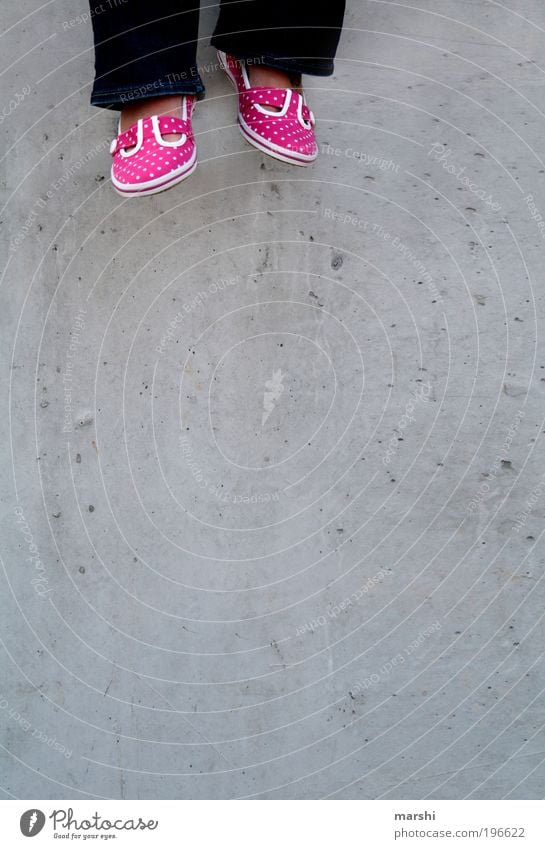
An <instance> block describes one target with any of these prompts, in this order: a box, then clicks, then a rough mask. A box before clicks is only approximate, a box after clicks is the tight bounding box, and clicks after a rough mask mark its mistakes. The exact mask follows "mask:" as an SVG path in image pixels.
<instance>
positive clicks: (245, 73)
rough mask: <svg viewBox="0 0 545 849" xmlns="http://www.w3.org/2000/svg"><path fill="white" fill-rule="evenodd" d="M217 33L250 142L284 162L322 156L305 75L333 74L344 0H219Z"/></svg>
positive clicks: (301, 162)
mask: <svg viewBox="0 0 545 849" xmlns="http://www.w3.org/2000/svg"><path fill="white" fill-rule="evenodd" d="M220 2H221V5H220V16H219V21H218V24H217V27H216V30H215V32H214V35H213V38H212V44H213V45H214V46H215V47H217V48H218V51H219V55H220V59H221V62H222V64H223V65H224V67H225V70H226V73H227V76H228V77H229V78H230V80H231V82H232V83H233V85H234V86H235V89H236V91H237V94H238V123H239V127H240V130H241V132H242V135H243V136H244V137H245V138H246V141H248V142H249V143H250V144H251V145H253V146H254V147H256V148H258V150H260V151H262V152H263V153H267V154H268V155H269V156H272V157H274V158H276V159H280V160H281V161H283V162H288V163H290V164H293V165H309V164H310V163H311V162H313V161H314V160H315V159H316V156H317V154H318V146H317V143H316V138H315V135H314V125H315V119H314V115H313V113H312V112H311V111H310V109H309V108H308V106H307V103H306V100H305V96H304V94H303V92H302V88H301V75H302V74H314V75H318V76H329V75H330V74H332V73H333V59H334V57H335V54H336V50H337V46H338V43H339V38H340V35H341V28H342V24H343V19H344V9H345V0H242V2H241V0H220Z"/></svg>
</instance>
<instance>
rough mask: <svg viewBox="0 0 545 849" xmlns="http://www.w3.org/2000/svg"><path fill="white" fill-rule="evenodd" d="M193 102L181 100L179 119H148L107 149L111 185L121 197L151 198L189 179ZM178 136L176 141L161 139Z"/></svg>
mask: <svg viewBox="0 0 545 849" xmlns="http://www.w3.org/2000/svg"><path fill="white" fill-rule="evenodd" d="M195 102H196V98H195V97H193V96H192V95H185V96H183V97H182V118H170V117H166V116H160V115H151V116H150V117H149V118H140V119H139V120H138V121H137V122H136V124H133V125H132V127H129V129H128V130H126V131H125V132H124V133H121V134H120V135H118V137H117V138H116V139H114V140H113V142H112V144H111V146H110V153H111V154H112V156H113V162H112V183H113V186H114V189H115V190H116V192H118V194H120V195H123V196H124V197H140V196H142V195H153V194H155V193H156V192H162V191H164V189H169V188H170V187H171V186H174V185H176V183H179V182H181V181H182V180H185V178H186V177H189V175H190V174H192V173H193V171H194V170H195V168H196V167H197V149H196V147H195V139H194V137H193V130H192V128H191V114H192V112H193V109H194V106H195ZM168 133H181V134H182V135H181V137H180V138H179V139H178V141H165V139H164V138H163V135H167V134H168Z"/></svg>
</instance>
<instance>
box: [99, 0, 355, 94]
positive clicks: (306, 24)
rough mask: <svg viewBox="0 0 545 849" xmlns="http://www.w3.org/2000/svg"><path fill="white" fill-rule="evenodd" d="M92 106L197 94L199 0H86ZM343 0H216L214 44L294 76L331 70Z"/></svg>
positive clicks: (199, 89) (201, 88) (325, 73)
mask: <svg viewBox="0 0 545 849" xmlns="http://www.w3.org/2000/svg"><path fill="white" fill-rule="evenodd" d="M90 7H91V19H92V23H93V33H94V39H95V72H96V75H95V81H94V85H93V91H92V94H91V103H92V104H93V105H94V106H105V107H109V108H114V109H120V108H122V106H123V105H124V104H126V103H128V102H130V101H133V100H141V99H145V98H148V97H159V96H160V95H166V94H200V93H201V92H203V91H204V86H203V83H202V80H201V75H200V73H199V66H198V65H197V41H198V27H199V0H102V2H100V3H99V0H90ZM344 8H345V0H221V2H220V13H219V18H218V22H217V25H216V29H215V31H214V35H213V36H212V44H213V45H214V47H217V48H218V49H219V50H223V51H225V52H226V53H230V54H231V55H232V56H235V57H237V58H239V59H245V60H247V61H249V62H254V63H259V64H262V65H266V66H269V67H272V68H278V69H279V70H282V71H287V72H289V73H292V74H294V75H295V76H298V75H299V74H314V75H318V76H329V74H332V73H333V59H334V57H335V53H336V50H337V45H338V42H339V38H340V35H341V29H342V24H343V18H344Z"/></svg>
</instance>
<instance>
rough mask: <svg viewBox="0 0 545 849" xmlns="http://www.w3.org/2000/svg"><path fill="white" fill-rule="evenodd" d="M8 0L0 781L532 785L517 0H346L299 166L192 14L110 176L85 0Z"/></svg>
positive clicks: (223, 786) (535, 396)
mask: <svg viewBox="0 0 545 849" xmlns="http://www.w3.org/2000/svg"><path fill="white" fill-rule="evenodd" d="M4 5H5V8H3V10H2V17H3V24H2V31H3V32H2V41H1V43H2V53H1V57H2V59H1V62H2V69H3V75H2V95H1V100H0V107H1V109H3V111H2V112H1V114H2V122H1V126H0V133H1V135H2V140H3V143H4V150H3V159H2V169H3V171H2V186H3V207H2V215H1V216H0V217H1V219H2V238H3V245H4V251H3V262H2V269H3V276H2V278H1V289H0V298H1V313H0V322H1V325H2V330H1V335H0V354H1V356H0V369H1V376H2V377H1V382H0V391H1V399H2V416H1V419H0V428H1V441H0V445H1V451H2V457H1V468H2V481H3V485H2V488H1V495H0V558H1V571H0V582H1V587H2V599H3V611H4V613H3V616H2V618H1V620H0V637H1V640H2V649H1V653H0V657H1V664H2V678H1V681H2V684H1V692H0V728H1V748H0V784H1V787H2V790H1V793H2V797H3V798H14V797H15V798H68V799H70V798H74V799H78V798H81V799H84V798H97V799H98V798H151V799H162V798H166V799H170V798H241V797H252V798H266V799H274V798H295V799H309V798H322V797H327V798H360V799H374V798H403V799H412V798H425V797H428V796H429V797H432V798H440V799H445V798H466V797H468V798H475V799H479V798H504V797H506V798H542V797H543V792H544V779H545V762H544V759H545V755H544V750H545V740H544V732H543V725H544V721H545V720H544V714H543V696H542V692H543V688H544V685H545V681H544V676H543V649H544V645H545V642H544V636H545V629H544V624H543V611H544V603H543V602H544V594H543V566H544V549H543V519H544V514H545V477H544V472H545V465H544V462H543V460H544V453H543V410H544V393H545V351H544V346H543V330H542V327H543V325H542V320H543V250H544V245H545V241H544V235H545V231H544V227H543V219H541V215H545V192H544V189H543V186H544V173H545V165H544V155H545V154H544V146H543V137H544V132H543V130H544V115H543V108H544V99H543V92H544V90H545V89H544V84H545V83H544V81H545V74H544V67H543V56H544V48H545V34H544V27H545V14H544V10H543V4H542V2H541V0H520V2H514V0H510V1H509V2H507V3H503V4H498V3H492V2H485V0H475V2H471V3H460V2H456V0H440V2H435V0H422V2H420V3H419V4H416V5H417V6H418V7H419V8H416V6H415V4H410V3H408V2H407V3H404V2H401V3H374V2H356V0H352V2H351V3H349V9H348V15H347V21H346V24H347V26H346V30H345V33H344V35H343V39H342V43H341V48H340V53H339V58H338V62H337V68H336V73H335V76H334V77H333V78H332V79H329V80H323V79H322V80H319V79H314V80H312V79H308V80H307V91H308V96H309V100H310V102H311V105H312V107H313V109H314V111H315V112H316V115H317V119H318V138H319V143H320V147H321V149H322V155H321V157H320V158H319V161H318V162H317V163H316V164H315V165H314V166H312V167H311V168H309V169H307V170H302V169H290V167H289V166H287V165H283V164H281V163H278V162H274V161H273V160H270V159H267V158H265V157H263V156H262V155H261V154H259V153H258V152H257V151H255V150H254V149H252V148H250V147H249V146H247V145H246V143H245V142H244V140H243V139H242V137H241V136H240V135H239V133H238V130H237V128H236V123H235V112H234V106H235V104H234V98H233V94H232V91H231V89H230V86H229V84H228V82H227V81H226V80H225V79H224V78H223V77H222V76H221V74H219V73H218V72H216V71H214V69H213V67H212V64H213V62H214V53H213V51H212V50H211V48H210V47H209V46H207V43H206V36H207V35H208V34H209V32H210V29H211V27H212V22H213V17H214V16H213V14H212V13H213V11H214V10H212V9H210V10H208V11H207V13H206V14H205V15H204V16H203V32H202V35H203V46H202V50H201V61H202V64H203V69H204V73H205V80H206V84H207V90H208V94H207V98H206V100H205V101H203V102H202V103H201V104H199V108H198V111H197V114H196V117H195V129H196V132H197V138H198V146H199V156H200V167H199V170H198V172H197V173H196V175H194V176H193V177H192V178H191V179H190V180H188V181H187V182H186V183H183V184H182V185H180V186H178V187H177V188H175V189H173V190H171V191H169V192H166V193H165V194H161V195H158V196H156V197H153V198H149V199H143V200H141V201H138V202H127V201H124V200H122V199H121V198H119V197H118V196H116V195H115V194H114V192H113V190H112V189H111V187H110V185H109V182H108V170H109V154H108V147H107V145H108V143H109V141H110V139H111V137H112V135H113V134H114V131H115V119H114V115H112V114H111V113H108V112H106V111H102V110H98V109H94V108H92V107H90V106H89V105H88V97H89V91H90V83H91V78H92V52H91V33H90V27H89V25H88V24H85V23H78V22H77V20H76V23H75V24H72V23H70V22H71V21H73V20H74V19H75V18H76V15H77V14H82V13H84V12H85V11H86V9H87V6H86V5H85V3H84V0H77V3H74V2H69V0H60V2H56V3H54V4H53V3H49V4H45V5H42V4H38V3H35V2H30V0H22V2H19V3H17V4H4ZM207 65H210V67H209V68H207V67H206V66H207ZM0 111H1V110H0ZM169 334H170V335H169ZM158 349H159V350H158ZM268 382H272V384H271V385H272V388H271V386H267V383H268ZM267 392H270V393H271V394H272V396H273V397H272V399H270V398H267V397H266V393H267ZM269 400H272V403H269ZM264 404H265V406H266V408H267V409H265V408H264ZM264 413H266V414H268V415H264Z"/></svg>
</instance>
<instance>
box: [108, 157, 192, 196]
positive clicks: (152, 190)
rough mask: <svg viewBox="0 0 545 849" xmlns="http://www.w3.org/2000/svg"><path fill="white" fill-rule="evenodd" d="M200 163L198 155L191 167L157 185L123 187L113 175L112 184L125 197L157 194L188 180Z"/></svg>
mask: <svg viewBox="0 0 545 849" xmlns="http://www.w3.org/2000/svg"><path fill="white" fill-rule="evenodd" d="M197 165H198V161H197V157H196V156H195V159H194V161H193V162H192V163H191V165H190V166H189V168H187V169H186V170H185V171H182V172H181V173H180V174H176V175H175V176H174V177H171V178H170V179H169V180H164V181H163V182H161V183H158V184H157V185H156V186H149V187H148V188H147V189H141V188H140V187H139V186H135V187H134V188H133V187H131V188H130V189H127V188H122V186H121V184H120V183H117V184H116V183H115V182H114V178H113V175H112V177H111V180H112V186H113V189H114V191H115V192H117V194H118V195H121V197H124V198H141V197H147V196H148V195H157V194H159V192H166V190H167V189H171V188H172V187H173V186H177V185H178V183H181V182H182V181H183V180H186V179H187V177H190V176H191V174H193V172H194V171H195V170H196V168H197Z"/></svg>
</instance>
